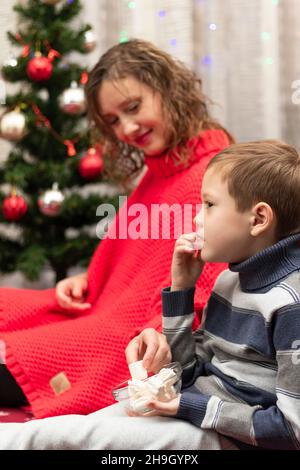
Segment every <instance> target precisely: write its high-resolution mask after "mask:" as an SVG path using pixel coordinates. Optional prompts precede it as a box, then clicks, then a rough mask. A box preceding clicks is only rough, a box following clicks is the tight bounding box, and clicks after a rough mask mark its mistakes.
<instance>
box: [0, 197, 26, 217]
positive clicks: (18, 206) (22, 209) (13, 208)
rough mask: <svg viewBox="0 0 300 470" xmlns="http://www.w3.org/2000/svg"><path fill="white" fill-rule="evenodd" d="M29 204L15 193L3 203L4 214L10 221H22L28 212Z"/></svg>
mask: <svg viewBox="0 0 300 470" xmlns="http://www.w3.org/2000/svg"><path fill="white" fill-rule="evenodd" d="M27 208H28V206H27V203H26V201H25V199H24V198H23V197H22V196H18V195H17V194H15V193H14V192H12V194H11V195H10V196H8V197H6V198H5V199H4V201H3V205H2V212H3V215H4V217H5V218H6V219H7V220H9V221H16V220H19V219H21V218H22V217H23V216H24V215H25V214H26V212H27Z"/></svg>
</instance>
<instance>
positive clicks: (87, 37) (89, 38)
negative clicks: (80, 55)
mask: <svg viewBox="0 0 300 470" xmlns="http://www.w3.org/2000/svg"><path fill="white" fill-rule="evenodd" d="M96 44H97V41H96V36H95V34H94V32H93V31H92V30H89V31H86V32H85V33H84V48H85V50H86V51H88V52H92V51H93V50H94V49H95V47H96Z"/></svg>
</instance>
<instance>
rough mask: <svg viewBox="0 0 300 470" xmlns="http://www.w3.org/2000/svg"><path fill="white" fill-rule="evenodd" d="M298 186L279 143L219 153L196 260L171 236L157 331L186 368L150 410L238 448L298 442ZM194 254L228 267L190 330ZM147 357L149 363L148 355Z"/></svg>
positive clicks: (187, 243)
mask: <svg viewBox="0 0 300 470" xmlns="http://www.w3.org/2000/svg"><path fill="white" fill-rule="evenodd" d="M299 188H300V156H299V155H298V153H297V151H296V150H295V149H293V148H292V147H289V146H288V145H286V144H284V143H281V142H277V141H265V142H253V143H244V144H237V145H233V146H231V147H229V148H228V149H226V150H224V151H222V152H221V153H219V154H218V155H217V156H216V157H214V158H213V159H212V161H211V162H210V164H209V165H208V168H207V170H206V173H205V176H204V180H203V185H202V193H203V194H202V200H203V206H204V207H203V209H202V213H201V214H200V215H198V216H197V218H196V223H197V224H198V227H199V228H200V230H199V232H200V238H202V241H203V247H202V250H201V259H199V258H198V259H195V256H194V255H193V252H194V248H193V243H195V242H196V234H189V235H183V236H182V237H181V238H180V239H178V241H177V242H176V246H175V250H174V256H173V264H172V286H171V289H165V290H164V291H163V313H164V333H165V335H166V337H167V340H168V343H169V345H170V347H171V352H172V360H173V361H180V362H181V363H182V364H183V365H184V366H185V367H184V374H183V390H182V394H181V396H180V397H179V398H177V399H175V400H173V401H172V402H169V403H167V404H164V405H163V406H162V405H161V404H160V403H158V402H153V403H152V408H153V409H156V410H157V412H158V413H159V414H162V413H164V414H167V415H169V416H176V417H177V418H181V419H184V420H187V421H189V422H191V423H193V424H194V425H195V426H198V427H199V428H201V429H205V430H214V431H217V432H218V433H220V434H222V435H225V436H226V437H230V438H233V439H234V442H235V445H237V446H238V447H239V448H246V447H247V446H245V445H244V443H245V444H247V445H248V446H249V445H250V446H258V447H263V448H271V449H299V447H300V360H299V356H298V355H297V351H296V349H297V347H299V345H300V297H299V295H300V246H299V242H300V233H299V232H300V193H299ZM203 225H204V227H203ZM203 229H204V230H203ZM198 238H199V237H198ZM201 260H203V261H210V262H227V263H229V270H226V271H224V272H223V273H221V274H220V276H219V277H218V279H217V281H216V284H215V286H214V289H213V292H212V295H211V297H210V299H209V302H208V305H207V307H206V310H205V313H204V318H203V323H202V327H201V329H200V330H198V331H196V332H195V334H192V329H191V325H192V321H193V317H194V315H193V313H192V312H193V296H194V286H195V282H196V280H197V278H198V276H199V275H200V273H201V271H202V269H203V262H202V261H201ZM138 340H139V338H136V339H135V341H138ZM140 341H141V340H140ZM143 341H144V343H147V342H146V341H145V339H144V340H143ZM152 348H153V341H152ZM130 354H131V350H130V346H129V348H128V350H127V357H128V356H130ZM156 354H157V355H159V348H158V350H157V352H156ZM145 356H146V354H145ZM145 356H144V360H145ZM147 359H148V361H151V362H152V366H155V364H153V362H155V361H154V360H153V358H152V357H149V351H148V356H147Z"/></svg>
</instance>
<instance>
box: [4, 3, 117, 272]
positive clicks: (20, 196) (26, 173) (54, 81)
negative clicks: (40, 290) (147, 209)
mask: <svg viewBox="0 0 300 470" xmlns="http://www.w3.org/2000/svg"><path fill="white" fill-rule="evenodd" d="M81 8H82V5H81V4H80V1H79V0H68V1H66V0H64V1H61V0H28V2H26V4H24V2H23V4H22V5H21V4H16V5H15V7H14V10H15V11H16V13H17V15H18V18H19V20H20V21H19V25H20V26H19V31H17V32H8V37H9V40H10V42H11V44H12V45H13V47H14V48H15V47H16V46H17V47H18V48H19V49H18V51H19V52H20V54H19V55H18V57H9V58H8V60H7V61H6V62H5V64H4V65H3V67H2V77H3V78H4V79H5V80H6V81H8V82H14V83H17V84H19V85H20V86H19V91H18V92H17V93H15V94H14V95H10V96H7V97H6V102H5V106H4V107H2V108H3V109H2V111H1V121H0V137H1V138H4V139H7V140H9V141H11V142H13V147H12V150H11V152H10V153H9V155H8V158H7V159H6V160H5V163H4V164H3V165H2V166H1V167H0V183H1V187H0V206H2V210H1V213H0V223H1V225H3V226H4V227H8V226H9V225H11V226H12V227H13V228H17V229H18V230H17V233H18V236H17V237H16V236H14V237H12V236H11V235H10V236H9V235H8V233H9V231H7V230H4V233H5V235H3V233H2V232H1V234H0V271H1V272H2V273H9V272H12V271H21V272H22V273H23V274H24V275H25V276H26V278H27V279H29V280H36V279H38V277H39V275H40V274H41V271H42V270H43V269H44V268H45V267H46V266H49V265H50V266H51V268H52V269H53V270H54V272H55V274H56V281H58V280H60V279H62V278H64V277H66V276H67V274H68V269H69V268H70V267H72V266H76V265H77V266H78V265H81V266H87V265H88V262H89V260H90V257H91V255H92V253H93V251H94V249H95V247H96V245H97V244H98V243H99V239H98V238H97V237H96V231H95V229H93V230H92V231H91V230H88V228H89V227H91V225H92V224H96V223H98V222H99V220H100V219H99V218H97V220H96V209H97V207H98V206H99V204H101V203H103V202H105V203H112V204H114V205H116V197H112V196H111V197H108V196H104V197H100V196H99V194H98V193H96V194H95V193H94V194H92V193H91V192H90V194H89V195H85V196H83V195H81V193H82V191H81V190H80V188H81V187H83V186H86V185H88V184H89V183H91V182H93V183H95V182H99V181H107V178H106V179H105V176H103V171H102V166H103V161H102V158H101V146H100V145H99V140H98V138H99V136H97V134H96V131H95V128H93V127H92V126H90V125H89V123H88V121H87V118H86V109H85V108H86V106H85V99H84V84H85V83H86V81H87V78H88V71H87V70H86V69H85V68H83V67H81V66H80V65H78V64H76V63H71V62H70V61H69V60H68V55H69V54H70V53H71V52H74V51H76V52H79V53H83V54H85V53H88V52H90V51H91V50H92V49H93V48H94V47H95V38H94V36H93V32H92V30H91V28H90V26H89V25H82V26H80V27H78V28H77V30H76V28H74V26H73V25H72V24H71V23H72V20H73V19H74V18H75V17H77V16H78V15H79V13H80V11H81Z"/></svg>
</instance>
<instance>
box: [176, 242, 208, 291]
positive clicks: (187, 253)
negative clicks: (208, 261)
mask: <svg viewBox="0 0 300 470" xmlns="http://www.w3.org/2000/svg"><path fill="white" fill-rule="evenodd" d="M196 242H197V234H196V233H187V234H184V235H181V237H179V238H178V240H177V241H176V243H175V249H174V253H173V260H172V287H171V290H172V291H174V290H182V289H189V288H191V287H194V286H195V284H196V281H197V279H198V277H199V276H200V274H201V273H202V270H203V268H204V264H205V263H204V261H202V259H201V253H200V252H198V253H197V250H195V243H196Z"/></svg>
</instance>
